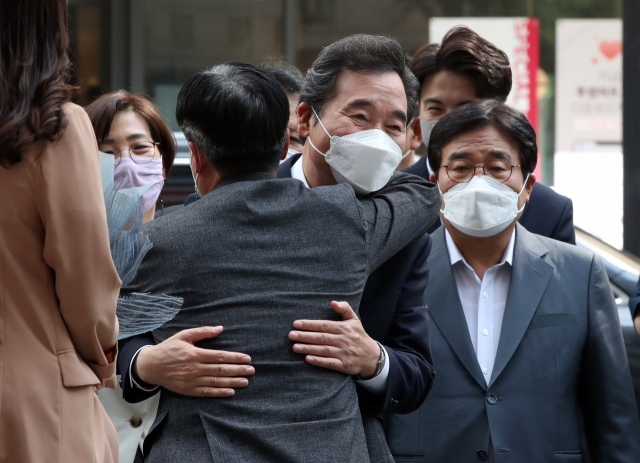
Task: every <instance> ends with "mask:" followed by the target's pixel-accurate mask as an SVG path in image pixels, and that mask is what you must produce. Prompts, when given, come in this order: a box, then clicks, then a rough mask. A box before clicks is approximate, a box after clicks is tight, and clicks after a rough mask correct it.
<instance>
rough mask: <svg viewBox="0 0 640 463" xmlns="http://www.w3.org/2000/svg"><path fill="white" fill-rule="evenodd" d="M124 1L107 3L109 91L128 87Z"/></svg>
mask: <svg viewBox="0 0 640 463" xmlns="http://www.w3.org/2000/svg"><path fill="white" fill-rule="evenodd" d="M127 11H128V5H127V2H126V0H111V1H110V2H109V29H108V30H109V32H108V34H105V35H106V36H107V37H106V40H108V47H107V49H108V50H109V67H108V71H109V90H110V91H113V90H119V89H121V88H127V87H128V81H129V23H128V21H127V18H128V17H129V15H128V14H127Z"/></svg>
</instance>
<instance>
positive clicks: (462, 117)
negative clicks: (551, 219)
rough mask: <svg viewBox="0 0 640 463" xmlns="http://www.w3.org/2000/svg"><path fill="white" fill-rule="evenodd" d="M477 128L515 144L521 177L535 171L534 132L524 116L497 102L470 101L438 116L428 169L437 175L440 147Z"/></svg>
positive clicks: (431, 140) (431, 139) (536, 158)
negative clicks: (492, 131)
mask: <svg viewBox="0 0 640 463" xmlns="http://www.w3.org/2000/svg"><path fill="white" fill-rule="evenodd" d="M480 127H495V128H496V129H498V130H499V131H500V132H502V133H504V134H505V135H507V136H508V137H510V138H511V139H513V140H514V141H515V142H516V143H517V144H518V152H519V154H520V164H521V165H522V173H523V174H524V175H525V176H526V175H527V174H530V173H532V172H533V171H534V170H535V168H536V163H537V162H538V145H537V144H536V132H535V130H533V127H532V126H531V123H530V122H529V119H527V117H526V116H525V115H524V114H522V113H521V112H520V111H518V110H517V109H514V108H512V107H510V106H507V105H506V104H504V103H502V102H500V101H498V100H478V101H473V102H471V103H468V104H466V105H464V106H462V107H460V108H456V109H454V110H453V111H451V112H450V113H448V114H446V115H444V116H442V118H441V119H440V120H439V121H438V123H437V124H436V125H435V126H434V127H433V131H432V132H431V137H430V138H429V147H428V148H427V155H428V156H429V165H430V166H431V169H432V170H433V171H434V172H436V174H437V173H438V170H439V169H440V164H441V162H442V147H443V146H444V145H446V144H447V143H448V142H449V141H451V139H453V138H455V137H457V136H458V135H461V134H463V133H465V132H468V131H470V130H473V129H477V128H480Z"/></svg>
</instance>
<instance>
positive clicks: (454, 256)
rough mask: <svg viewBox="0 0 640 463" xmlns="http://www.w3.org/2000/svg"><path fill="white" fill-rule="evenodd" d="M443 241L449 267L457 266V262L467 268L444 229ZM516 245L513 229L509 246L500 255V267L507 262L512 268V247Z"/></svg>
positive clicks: (465, 262)
mask: <svg viewBox="0 0 640 463" xmlns="http://www.w3.org/2000/svg"><path fill="white" fill-rule="evenodd" d="M444 235H445V241H446V243H447V249H448V250H449V259H450V261H451V266H453V265H455V264H457V263H458V262H464V264H465V265H466V266H467V267H468V266H469V264H468V263H467V261H466V260H465V259H464V257H463V256H462V253H461V252H460V250H459V249H458V246H456V243H454V242H453V238H451V235H450V234H449V230H447V229H446V228H445V229H444ZM515 243H516V230H515V228H514V229H513V233H511V238H510V239H509V244H507V249H505V250H504V254H502V259H501V260H500V264H498V265H502V264H504V263H505V262H507V263H508V264H509V265H511V266H513V247H514V245H515Z"/></svg>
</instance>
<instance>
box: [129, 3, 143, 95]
mask: <svg viewBox="0 0 640 463" xmlns="http://www.w3.org/2000/svg"><path fill="white" fill-rule="evenodd" d="M130 1H131V6H130V12H131V13H130V15H129V25H130V27H129V40H130V42H129V46H130V52H129V71H130V73H129V76H130V77H129V79H130V80H129V84H130V85H131V91H133V92H136V93H144V92H145V91H146V89H145V82H144V65H145V62H144V45H145V33H144V29H145V22H146V18H145V17H144V7H145V1H144V0H130Z"/></svg>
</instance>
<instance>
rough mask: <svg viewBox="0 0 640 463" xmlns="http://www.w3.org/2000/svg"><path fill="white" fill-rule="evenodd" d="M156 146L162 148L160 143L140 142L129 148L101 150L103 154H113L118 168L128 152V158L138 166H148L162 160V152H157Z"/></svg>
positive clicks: (106, 148)
mask: <svg viewBox="0 0 640 463" xmlns="http://www.w3.org/2000/svg"><path fill="white" fill-rule="evenodd" d="M156 146H160V143H154V142H150V141H138V142H135V143H134V144H132V145H131V146H130V147H129V148H125V149H122V150H121V149H118V148H111V147H105V148H103V149H101V150H100V151H102V152H103V153H107V154H112V155H113V156H114V157H115V165H116V166H118V164H120V161H121V160H122V158H123V157H125V156H126V155H125V154H124V153H125V152H128V153H129V154H128V156H130V157H131V159H132V160H133V162H135V163H136V164H148V163H150V162H151V160H152V159H154V158H160V150H156Z"/></svg>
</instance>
